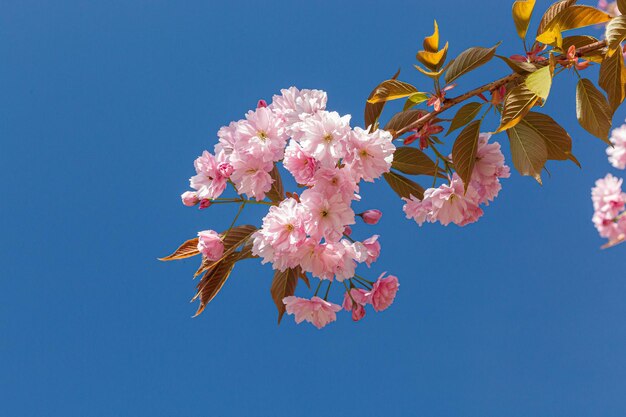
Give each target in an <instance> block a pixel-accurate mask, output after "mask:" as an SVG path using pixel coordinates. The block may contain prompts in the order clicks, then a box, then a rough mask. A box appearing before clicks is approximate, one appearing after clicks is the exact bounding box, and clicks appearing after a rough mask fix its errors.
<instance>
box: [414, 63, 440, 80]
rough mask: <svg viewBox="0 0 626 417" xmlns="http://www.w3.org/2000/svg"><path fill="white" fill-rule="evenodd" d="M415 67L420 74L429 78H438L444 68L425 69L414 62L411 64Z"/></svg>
mask: <svg viewBox="0 0 626 417" xmlns="http://www.w3.org/2000/svg"><path fill="white" fill-rule="evenodd" d="M413 66H414V67H415V69H416V70H418V71H419V72H421V73H422V74H424V75H426V76H428V77H430V78H439V77H441V74H443V72H444V70H445V69H440V70H439V71H428V70H425V69H424V68H422V67H420V66H419V65H417V64H415V65H413Z"/></svg>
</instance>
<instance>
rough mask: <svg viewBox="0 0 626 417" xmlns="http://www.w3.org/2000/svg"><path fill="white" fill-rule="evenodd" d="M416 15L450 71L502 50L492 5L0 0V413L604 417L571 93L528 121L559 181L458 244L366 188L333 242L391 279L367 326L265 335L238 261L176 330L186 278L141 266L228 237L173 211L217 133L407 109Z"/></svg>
mask: <svg viewBox="0 0 626 417" xmlns="http://www.w3.org/2000/svg"><path fill="white" fill-rule="evenodd" d="M537 3H538V4H537V9H538V10H541V11H543V10H545V8H546V7H547V6H548V2H546V1H538V2H537ZM439 6H441V7H439ZM433 18H437V19H438V21H439V24H440V27H441V33H442V37H443V38H444V39H446V40H449V41H450V42H451V45H450V49H451V55H454V54H456V53H459V52H461V51H462V50H463V49H465V48H467V47H470V46H475V45H481V46H490V45H493V44H494V43H495V42H497V41H499V40H502V41H504V43H503V45H502V46H501V49H500V51H499V52H500V53H502V54H506V55H510V54H513V53H519V50H520V43H519V40H517V39H516V37H515V31H514V28H513V24H512V21H511V18H510V5H509V2H502V1H501V0H485V1H481V2H466V1H460V0H450V1H447V2H445V4H444V3H441V2H430V1H428V2H426V1H411V2H409V1H394V0H390V1H386V2H382V3H381V2H374V1H359V2H356V1H344V2H331V1H316V2H290V1H276V2H271V3H267V2H266V3H263V2H208V1H205V2H200V1H185V2H175V1H132V2H128V1H111V2H89V1H65V2H45V1H38V2H37V1H4V2H2V3H1V4H0V49H1V51H2V56H3V63H2V65H0V92H1V93H0V106H1V109H0V137H1V140H2V150H1V151H0V170H1V173H2V177H3V180H2V181H0V185H1V187H2V195H3V196H4V198H3V199H2V203H0V210H1V212H0V214H1V215H0V222H1V226H2V227H1V230H2V247H3V250H2V262H0V275H1V277H2V279H0V334H1V335H2V337H0V369H1V370H2V371H1V372H0V415H3V416H65V417H69V416H85V415H89V416H118V415H119V416H128V415H133V416H151V417H157V416H192V415H215V416H294V415H298V416H300V415H301V416H315V415H334V416H335V415H336V416H357V415H358V416H381V415H385V416H396V415H397V416H403V415H423V416H481V417H485V416H503V415H506V416H511V417H513V416H520V417H527V416H568V417H573V416H589V415H601V416H623V415H624V413H625V412H626V396H625V395H624V392H625V390H626V355H625V348H626V319H625V317H626V276H625V275H626V274H625V270H626V268H625V266H626V261H625V259H626V258H625V257H624V254H625V252H624V251H625V250H626V247H617V248H614V249H613V250H610V251H600V250H599V249H598V248H599V246H600V245H601V244H602V240H601V239H600V238H599V237H598V236H597V233H596V231H595V230H594V229H593V226H592V224H591V222H590V217H591V214H592V208H591V203H590V200H589V193H590V188H591V186H592V185H593V182H594V181H595V179H597V178H598V177H600V176H604V174H605V173H606V172H607V171H610V172H613V170H612V169H611V168H610V167H609V165H608V163H607V161H606V157H605V154H604V146H603V144H602V143H601V142H600V141H599V140H598V139H595V138H593V137H591V136H590V135H589V134H587V133H586V132H585V131H583V130H582V129H581V128H580V127H578V125H577V123H576V117H575V110H574V109H575V107H574V85H575V81H576V79H575V77H574V76H573V75H572V76H570V75H566V74H564V75H563V76H561V77H559V78H558V80H557V83H556V85H555V87H554V89H553V91H552V93H551V96H550V98H549V100H548V103H547V104H546V108H545V109H546V111H547V112H549V114H551V115H552V116H553V117H554V118H555V119H556V120H557V121H559V122H560V123H561V124H562V125H564V126H566V127H567V129H568V131H569V132H570V133H571V135H572V138H573V142H574V153H575V154H576V156H577V157H578V159H579V160H580V161H581V163H582V164H583V170H579V169H578V168H577V167H576V166H575V165H573V164H572V163H556V162H551V163H550V164H549V166H548V168H549V170H550V172H551V177H548V176H545V175H544V176H545V179H544V185H543V186H542V187H540V186H539V185H538V184H536V183H535V182H534V181H533V180H532V179H529V178H522V177H520V176H519V175H518V174H514V175H513V176H512V178H510V179H508V180H505V181H504V189H503V191H502V193H501V194H500V196H499V197H498V199H497V200H496V201H495V203H493V204H492V205H490V206H489V207H488V208H487V210H486V214H485V216H484V217H483V219H481V221H480V222H479V223H477V224H475V225H471V226H468V227H466V228H457V227H452V226H450V227H447V228H444V227H440V226H436V225H427V226H425V227H423V228H418V227H417V225H415V224H414V223H413V222H411V221H408V220H406V219H405V218H404V216H403V213H402V212H401V206H402V205H401V203H400V201H399V200H398V199H397V198H396V196H395V195H394V194H393V192H392V191H390V190H389V189H388V188H387V187H386V186H385V185H384V184H382V183H378V184H375V185H374V186H367V187H364V190H363V197H364V201H365V202H366V203H363V204H361V205H359V206H358V207H357V208H359V209H366V208H374V207H376V208H380V209H382V210H383V212H384V216H383V219H382V221H381V223H379V225H377V226H359V227H358V228H355V233H357V236H358V237H366V236H368V235H369V234H371V233H379V234H381V235H382V237H381V240H382V245H383V253H382V255H381V258H380V260H379V261H378V263H377V264H375V266H373V267H372V269H371V270H370V271H366V273H367V274H368V276H372V277H375V276H377V275H378V274H379V273H380V272H382V271H389V272H390V273H393V274H395V275H397V276H398V277H399V278H400V281H401V288H400V292H399V294H398V297H397V299H396V302H395V304H394V305H393V306H392V308H390V309H389V310H387V311H385V312H384V313H380V314H374V313H373V312H369V313H368V315H367V316H366V319H365V320H364V321H362V322H360V323H357V324H353V323H352V322H351V320H350V319H349V317H348V315H347V314H343V315H342V316H341V317H340V320H339V321H338V322H337V323H334V324H332V325H330V326H328V327H327V328H326V329H324V330H323V331H318V330H316V329H315V328H313V327H312V326H308V325H300V326H297V325H295V324H294V323H293V321H292V320H291V317H286V320H284V321H283V324H282V325H281V326H280V327H277V326H276V321H275V320H276V317H275V307H274V305H273V302H272V300H271V298H270V297H269V287H270V283H271V278H272V274H271V270H270V268H269V266H263V267H259V264H258V262H256V261H247V262H242V263H241V264H239V265H238V266H237V268H236V270H235V272H234V273H233V275H232V277H231V279H230V280H229V281H228V282H227V285H226V286H225V287H224V289H223V291H222V292H221V293H220V294H219V295H218V297H217V298H216V299H215V300H214V301H213V302H212V303H211V304H210V305H209V306H208V308H207V309H206V310H205V312H204V313H203V314H202V315H201V316H200V317H198V318H195V319H192V318H191V316H192V315H193V313H194V311H195V305H192V304H189V303H188V300H189V299H190V298H191V296H192V295H193V292H194V282H193V281H192V280H191V275H192V273H193V271H194V270H195V266H196V261H195V260H191V261H182V262H179V263H168V264H163V263H159V262H157V261H156V258H157V257H158V256H163V255H165V254H167V253H168V252H169V251H170V250H171V249H173V248H174V247H175V246H176V245H177V244H178V243H180V242H182V241H183V240H185V239H187V238H189V237H192V236H194V234H195V233H196V232H197V231H198V230H202V229H207V228H214V229H216V230H221V229H224V228H226V227H227V226H228V223H229V222H230V219H231V216H232V214H233V212H232V211H230V210H228V209H225V208H223V207H216V208H212V209H210V210H206V211H198V210H196V209H189V208H185V207H183V206H182V205H181V204H180V201H179V194H180V193H181V192H182V191H184V190H185V189H186V186H187V179H188V178H189V176H191V175H192V173H193V172H192V171H193V167H192V161H193V159H194V158H195V157H196V156H197V155H199V154H200V152H201V151H202V150H204V149H206V148H212V146H213V143H214V141H215V138H216V137H215V132H216V131H217V129H218V128H219V127H220V126H222V125H224V124H226V123H228V122H229V121H230V120H233V119H237V118H240V117H242V115H243V114H244V113H245V112H246V111H247V110H248V109H249V108H251V107H253V106H254V105H255V103H256V101H257V100H258V99H259V98H266V99H270V98H271V96H272V94H274V93H276V92H277V91H278V90H279V89H280V88H284V87H288V86H290V85H297V86H299V87H301V88H320V89H324V90H326V91H328V93H329V107H331V108H333V109H335V110H337V111H339V112H340V113H351V114H352V115H353V121H354V124H355V125H359V124H361V123H362V113H363V112H362V111H363V104H364V100H365V98H366V96H367V94H368V93H369V91H370V90H371V89H372V88H373V87H374V86H375V85H376V84H377V83H378V82H379V81H381V80H383V79H385V78H387V77H389V76H390V75H391V74H393V73H394V72H395V71H396V69H397V68H398V67H401V68H402V74H401V77H400V78H401V79H403V80H405V81H409V82H413V83H414V84H416V85H418V86H424V88H428V85H427V84H426V81H425V79H424V78H421V77H419V76H418V75H417V73H416V71H415V70H413V69H412V64H413V63H414V56H415V52H416V51H417V50H418V47H419V46H420V45H421V39H422V38H423V37H424V36H425V35H428V34H430V32H431V30H432V19H433ZM534 23H535V24H536V20H535V21H534ZM592 30H593V29H592ZM598 35H600V32H599V31H598ZM507 71H508V69H507V68H506V67H505V65H504V64H502V63H501V62H496V61H494V62H492V63H491V64H490V65H489V66H487V67H484V68H482V69H480V70H478V71H476V72H475V73H473V74H471V75H469V76H467V77H464V78H462V79H460V80H459V85H458V86H457V88H456V90H454V91H453V93H454V94H458V92H461V91H464V90H466V89H469V88H472V87H474V86H476V85H478V84H479V83H481V82H485V81H488V80H491V79H493V78H495V77H499V76H502V75H505V74H506V73H507ZM590 72H591V74H592V78H594V77H595V69H594V70H590ZM625 115H626V111H624V109H620V110H618V112H617V115H616V117H615V122H616V123H618V124H619V123H621V120H623V119H624V116H625ZM492 123H493V121H492ZM498 138H499V139H500V140H501V141H502V143H503V147H504V149H505V154H506V156H507V160H508V161H509V164H510V155H509V154H508V145H507V139H506V136H505V135H500V136H498ZM614 173H616V174H623V173H620V172H614ZM262 215H263V210H262V209H256V210H250V211H249V212H246V213H245V214H244V216H243V219H242V222H251V223H256V224H259V219H260V217H261V216H262ZM300 290H301V292H300V294H308V293H307V292H302V288H301V289H300ZM335 297H336V298H338V297H339V293H338V292H337V293H336V294H335Z"/></svg>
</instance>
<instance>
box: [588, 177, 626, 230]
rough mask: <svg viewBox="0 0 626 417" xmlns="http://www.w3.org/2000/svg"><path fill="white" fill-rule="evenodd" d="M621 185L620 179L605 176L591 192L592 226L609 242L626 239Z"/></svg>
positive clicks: (625, 200) (625, 198)
mask: <svg viewBox="0 0 626 417" xmlns="http://www.w3.org/2000/svg"><path fill="white" fill-rule="evenodd" d="M622 183H623V180H622V179H618V178H616V177H614V176H613V175H611V174H607V175H606V177H604V178H602V179H599V180H597V181H596V186H595V187H593V188H592V190H591V200H592V201H593V209H594V213H593V217H592V221H593V224H594V225H595V227H596V229H597V230H598V232H599V233H600V236H602V237H604V238H607V239H608V240H609V242H620V241H622V240H624V238H625V237H626V213H625V212H624V208H625V205H626V193H624V192H623V191H622Z"/></svg>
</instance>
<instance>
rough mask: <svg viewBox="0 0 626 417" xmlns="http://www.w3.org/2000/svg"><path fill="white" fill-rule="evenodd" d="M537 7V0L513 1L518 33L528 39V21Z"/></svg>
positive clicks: (514, 20)
mask: <svg viewBox="0 0 626 417" xmlns="http://www.w3.org/2000/svg"><path fill="white" fill-rule="evenodd" d="M534 8H535V0H520V1H516V2H514V3H513V22H515V28H516V29H517V35H518V36H519V37H520V38H522V40H524V39H526V31H528V23H530V17H531V16H532V14H533V9H534Z"/></svg>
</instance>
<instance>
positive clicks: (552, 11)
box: [537, 0, 576, 36]
mask: <svg viewBox="0 0 626 417" xmlns="http://www.w3.org/2000/svg"><path fill="white" fill-rule="evenodd" d="M575 3H576V0H564V1H559V2H557V3H554V4H553V5H552V6H550V7H548V10H546V12H545V13H544V14H543V16H542V17H541V21H540V22H539V27H538V28H537V36H539V35H541V34H542V33H543V32H544V31H545V30H546V27H547V26H548V25H549V24H550V22H552V20H553V19H554V18H555V17H556V15H558V14H559V13H561V12H562V11H563V10H564V9H566V8H568V7H570V6H571V5H573V4H575Z"/></svg>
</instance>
